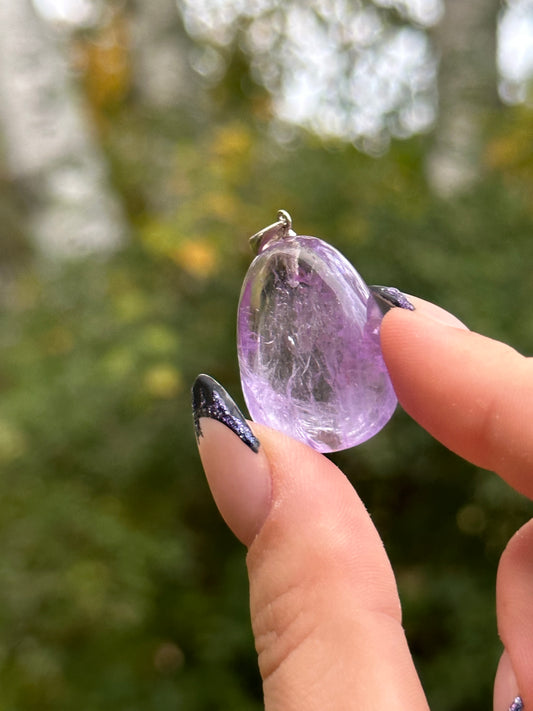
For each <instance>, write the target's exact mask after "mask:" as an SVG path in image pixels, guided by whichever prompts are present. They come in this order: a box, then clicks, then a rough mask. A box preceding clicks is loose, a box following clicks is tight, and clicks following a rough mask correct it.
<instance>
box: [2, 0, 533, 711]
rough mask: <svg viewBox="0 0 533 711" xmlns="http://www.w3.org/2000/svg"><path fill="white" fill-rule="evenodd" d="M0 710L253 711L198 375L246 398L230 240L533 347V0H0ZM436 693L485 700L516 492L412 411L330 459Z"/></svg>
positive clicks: (239, 266)
mask: <svg viewBox="0 0 533 711" xmlns="http://www.w3.org/2000/svg"><path fill="white" fill-rule="evenodd" d="M0 27H1V32H0V146H1V149H0V255H1V258H0V319H1V327H0V389H1V398H0V550H1V555H0V707H1V708H2V709H6V710H8V711H19V710H24V711H32V710H34V709H35V710H37V709H39V711H48V710H49V709H54V710H62V709H68V710H70V709H74V708H75V709H77V710H78V711H96V710H100V709H107V708H113V709H114V710H115V711H137V710H138V711H140V710H141V709H142V711H151V710H153V711H155V710H156V709H157V711H167V710H170V709H172V710H175V709H184V710H186V711H208V710H210V709H231V710H232V711H244V710H246V711H253V710H259V709H261V708H262V702H261V688H260V680H259V676H258V673H257V670H256V659H255V652H254V649H253V641H252V638H251V633H250V630H249V622H248V608H247V584H246V576H245V568H244V555H243V553H244V552H243V549H242V547H241V545H240V544H238V543H237V542H236V541H235V540H234V539H233V537H232V536H231V534H230V533H229V532H228V531H227V530H226V529H225V527H224V525H223V523H222V522H221V520H220V519H219V516H218V514H217V512H216V510H215V508H214V505H213V504H212V502H211V499H210V496H209V494H208V490H207V486H206V484H205V482H204V479H203V475H202V473H201V470H200V466H199V462H198V459H197V454H196V451H195V442H194V436H193V431H192V426H191V418H190V411H189V387H190V384H191V383H192V381H193V379H194V377H195V376H196V374H197V373H198V372H200V371H201V372H207V373H210V374H212V375H213V376H214V377H216V378H217V379H219V380H220V381H221V382H222V383H223V384H224V385H225V386H226V387H227V388H228V389H229V390H230V392H232V393H234V394H235V396H236V399H237V401H238V402H239V403H240V404H241V405H242V396H241V391H240V385H239V378H238V371H237V358H236V347H235V335H234V334H235V312H236V306H237V301H238V297H239V290H240V284H241V282H242V279H243V276H244V274H245V271H246V269H247V267H248V264H249V262H250V259H251V254H250V252H249V249H248V241H247V238H248V237H249V235H251V234H252V233H254V232H256V231H257V230H258V229H260V228H262V227H263V226H265V225H266V224H268V223H270V222H272V221H273V219H274V216H275V213H276V211H277V210H278V209H279V208H284V209H286V210H289V211H290V213H291V214H292V217H293V220H294V224H295V228H296V229H297V231H299V232H300V233H302V234H312V235H315V236H319V237H322V238H324V239H326V240H327V241H329V242H331V243H332V244H334V245H335V246H336V247H337V248H339V249H341V250H342V251H343V252H344V253H345V254H346V255H347V256H348V257H349V258H350V260H351V261H352V262H353V263H354V264H355V266H356V267H357V269H358V270H359V271H360V272H361V274H362V275H363V277H364V278H365V279H366V281H367V282H368V283H370V284H375V283H377V284H387V285H395V286H398V287H400V288H401V289H402V290H404V291H406V292H408V293H413V294H417V295H420V296H422V297H425V298H427V299H430V300H434V301H436V302H438V303H439V304H441V305H442V306H444V307H445V308H447V309H449V310H451V311H452V312H454V313H455V314H456V315H457V316H458V317H459V318H461V319H463V320H464V321H465V322H466V323H467V324H468V325H469V326H470V327H471V328H473V329H475V330H479V331H481V332H483V333H485V334H487V335H489V336H492V337H494V338H498V339H504V340H506V341H508V342H509V343H511V344H512V345H513V346H514V347H516V348H517V349H519V350H520V351H522V352H524V353H529V354H531V353H533V314H532V309H531V304H532V303H533V279H532V264H533V200H532V196H533V92H532V77H533V1H532V0H508V2H500V1H499V0H468V2H464V0H446V1H443V0H310V1H309V2H307V3H303V2H300V1H299V0H284V2H281V0H249V1H248V2H246V1H245V0H144V1H143V0H33V2H32V1H31V0H0ZM334 459H335V461H336V462H337V463H338V464H339V465H340V466H341V467H342V468H343V469H344V470H345V471H346V473H347V474H348V476H349V477H350V479H351V480H352V481H353V483H354V485H355V486H356V487H357V489H358V491H359V493H360V494H361V496H362V498H363V500H364V501H365V503H366V504H367V506H368V507H369V509H370V511H371V513H372V516H373V518H374V520H375V522H376V525H377V527H378V529H379V531H380V532H381V534H382V536H383V538H384V541H385V544H386V547H387V550H388V552H389V554H390V556H391V559H392V561H393V565H394V568H395V570H396V573H397V577H398V584H399V588H400V593H401V598H402V601H403V605H404V610H405V615H404V619H405V626H406V629H407V633H408V636H409V639H410V642H411V646H412V650H413V653H414V655H415V658H416V663H417V667H418V669H419V671H420V674H421V676H422V679H423V682H424V684H425V687H426V689H427V692H428V696H429V700H430V704H431V705H432V708H433V709H434V710H435V711H441V710H442V711H444V709H446V710H447V711H467V709H468V711H478V710H479V711H481V710H482V709H483V710H484V709H487V708H491V703H492V702H491V694H492V691H491V687H492V679H493V675H494V671H495V668H496V664H497V660H498V657H499V654H500V652H501V645H500V643H499V641H498V638H497V632H496V624H495V616H494V576H495V571H496V566H497V561H498V557H499V555H500V553H501V551H502V549H503V547H504V546H505V543H506V541H507V540H508V538H509V537H510V536H511V535H512V533H513V532H514V531H515V530H516V529H517V528H518V527H519V526H520V525H521V524H522V523H523V522H524V521H525V520H526V519H527V518H528V517H529V516H531V511H532V506H531V504H530V503H529V502H528V501H526V500H525V499H523V498H522V497H520V496H519V495H517V494H514V493H513V492H511V491H509V490H508V489H507V488H506V487H505V486H504V485H503V484H501V482H500V481H499V480H498V479H497V477H496V476H495V475H493V474H490V473H487V472H484V471H480V470H477V469H476V468H474V467H472V466H470V465H468V464H466V463H464V462H462V461H460V460H459V459H457V458H456V457H455V456H454V455H452V454H451V453H449V452H448V451H447V450H445V449H444V448H443V447H442V446H440V445H439V444H437V443H436V442H434V441H433V440H432V439H431V437H429V435H427V434H426V433H425V432H424V431H422V430H421V429H420V428H419V427H418V426H417V425H416V424H415V423H413V422H412V421H411V420H410V419H409V418H408V417H407V416H406V415H405V414H404V413H403V412H401V410H398V412H397V413H396V415H395V417H394V418H393V420H392V421H391V423H390V424H389V425H388V426H387V428H386V429H385V430H384V431H383V432H381V433H380V434H379V435H378V436H377V437H376V438H375V439H373V440H371V441H370V442H368V443H366V444H364V445H362V446H360V447H358V448H356V449H353V450H350V451H347V452H343V453H340V454H338V455H336V456H334Z"/></svg>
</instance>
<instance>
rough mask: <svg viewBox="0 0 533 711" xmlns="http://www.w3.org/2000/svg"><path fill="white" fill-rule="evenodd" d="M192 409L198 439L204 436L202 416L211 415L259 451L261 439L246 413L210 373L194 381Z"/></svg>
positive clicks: (252, 448) (253, 449)
mask: <svg viewBox="0 0 533 711" xmlns="http://www.w3.org/2000/svg"><path fill="white" fill-rule="evenodd" d="M192 411H193V419H194V431H195V432H196V437H197V439H200V437H201V436H202V429H201V427H200V418H202V417H209V418H211V419H212V420H218V421H219V422H222V424H224V425H226V427H229V429H230V430H231V431H232V432H235V434H236V435H237V437H239V438H240V439H241V440H242V441H243V442H244V444H246V445H247V446H248V447H250V449H251V450H252V451H253V452H258V451H259V440H258V439H257V437H256V436H255V435H254V433H253V432H252V430H251V429H250V427H249V426H248V423H247V422H246V420H245V418H244V415H243V414H242V412H241V411H240V410H239V408H238V407H237V405H236V404H235V403H234V402H233V400H232V398H231V397H230V395H229V394H228V393H227V392H226V390H225V389H224V388H223V387H222V385H220V383H217V381H216V380H215V379H214V378H211V377H210V376H209V375H203V374H202V375H199V376H198V377H197V378H196V380H195V381H194V385H193V386H192Z"/></svg>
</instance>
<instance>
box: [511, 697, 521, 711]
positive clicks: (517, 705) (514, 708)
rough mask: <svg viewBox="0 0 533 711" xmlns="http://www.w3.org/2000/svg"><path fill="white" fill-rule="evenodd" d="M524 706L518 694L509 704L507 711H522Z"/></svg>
mask: <svg viewBox="0 0 533 711" xmlns="http://www.w3.org/2000/svg"><path fill="white" fill-rule="evenodd" d="M523 708H524V702H523V701H522V699H521V698H520V696H517V697H516V698H515V700H514V701H513V703H512V704H511V705H510V706H509V711H522V709H523Z"/></svg>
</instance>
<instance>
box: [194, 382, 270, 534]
mask: <svg viewBox="0 0 533 711" xmlns="http://www.w3.org/2000/svg"><path fill="white" fill-rule="evenodd" d="M192 407H193V419H194V429H195V432H196V438H197V442H198V450H199V452H200V459H201V460H202V464H203V467H204V471H205V475H206V478H207V482H208V484H209V488H210V489H211V493H212V495H213V498H214V500H215V503H216V505H217V508H218V510H219V511H220V513H221V515H222V517H223V519H224V520H225V521H226V523H227V524H228V526H229V527H230V529H231V530H232V531H233V533H234V534H235V535H236V536H237V538H238V539H239V540H240V541H242V542H243V543H244V544H245V545H250V543H251V542H252V541H253V539H254V538H255V536H256V535H257V533H258V532H259V530H260V528H261V526H262V525H263V523H264V521H265V519H266V517H267V515H268V512H269V510H270V503H271V498H272V492H271V490H272V484H271V477H270V467H269V463H268V460H267V458H266V455H265V454H264V452H263V451H262V449H261V445H260V442H259V440H258V439H257V437H256V436H255V435H254V433H253V432H252V430H251V428H250V426H249V425H248V423H247V422H246V420H245V418H244V416H243V414H242V412H241V411H240V410H239V408H238V407H237V405H236V404H235V402H234V401H233V400H232V398H231V397H230V395H229V394H228V393H227V392H226V390H225V389H224V388H223V387H222V385H220V384H219V383H217V381H216V380H214V379H213V378H211V377H210V376H209V375H199V376H198V377H197V378H196V380H195V382H194V385H193V388H192Z"/></svg>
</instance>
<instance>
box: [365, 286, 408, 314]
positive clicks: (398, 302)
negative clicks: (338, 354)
mask: <svg viewBox="0 0 533 711" xmlns="http://www.w3.org/2000/svg"><path fill="white" fill-rule="evenodd" d="M368 288H369V289H370V291H371V292H372V294H373V295H374V298H375V299H376V301H377V303H378V305H379V307H380V309H381V311H382V312H383V314H384V315H385V314H386V313H387V311H390V310H391V309H392V308H400V309H408V310H409V311H414V310H415V307H414V306H413V304H412V303H411V302H410V301H409V299H408V298H407V297H406V296H405V294H402V292H401V291H400V290H399V289H396V288H395V287H394V286H370V287H368Z"/></svg>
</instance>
